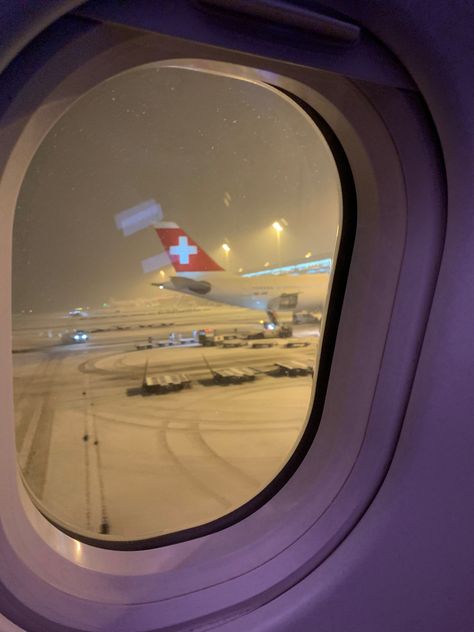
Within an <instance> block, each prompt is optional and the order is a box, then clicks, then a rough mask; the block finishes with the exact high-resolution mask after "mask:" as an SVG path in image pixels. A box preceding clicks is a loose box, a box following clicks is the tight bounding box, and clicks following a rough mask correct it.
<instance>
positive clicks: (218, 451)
mask: <svg viewBox="0 0 474 632" xmlns="http://www.w3.org/2000/svg"><path fill="white" fill-rule="evenodd" d="M315 353H316V352H315V346H311V347H307V348H304V349H281V348H273V349H262V350H253V349H247V348H244V349H227V350H222V349H215V348H206V349H202V348H189V349H185V348H177V349H171V348H170V349H156V350H152V351H147V352H137V351H130V352H125V353H124V352H123V351H119V352H114V351H113V350H109V351H108V350H104V349H94V348H81V349H78V348H76V347H74V348H71V349H66V348H57V349H52V350H50V351H49V352H44V351H43V352H41V353H24V354H15V356H14V373H15V412H16V427H17V447H18V451H19V460H20V465H21V467H22V471H23V476H24V478H25V480H26V483H27V486H28V488H29V490H30V492H31V493H32V494H33V496H34V497H35V498H36V499H37V502H39V503H40V504H41V505H42V507H43V509H44V511H45V513H46V514H47V515H49V516H51V517H52V518H53V519H54V520H56V521H58V522H59V523H61V524H63V525H64V526H66V527H67V528H70V529H71V530H73V531H75V532H81V533H83V534H86V535H97V534H98V533H99V532H100V530H101V527H102V529H103V527H104V525H106V527H107V530H108V531H109V534H110V537H111V538H112V539H122V538H127V539H138V538H145V537H153V536H156V535H159V534H163V533H169V532H173V531H178V530H181V529H185V528H189V527H192V526H196V525H199V524H203V523H206V522H209V521H211V520H214V519H216V518H218V517H220V516H222V515H225V514H227V513H229V512H230V511H232V510H233V509H236V508H237V507H239V506H240V505H242V504H243V503H245V502H246V501H247V500H249V499H251V498H252V497H253V496H255V495H256V494H257V493H258V492H259V491H260V490H261V489H262V488H263V487H265V486H266V485H267V484H268V483H269V482H270V481H271V480H272V479H273V478H274V477H275V475H276V474H277V473H278V472H279V471H280V470H281V468H282V467H283V465H284V464H285V463H286V461H287V460H288V458H289V456H290V455H291V453H292V452H293V449H294V446H295V443H296V442H297V441H298V438H299V436H300V434H301V432H302V430H303V429H304V427H305V425H306V420H307V416H308V410H309V408H310V404H311V398H312V378H311V377H309V376H305V377H297V378H290V377H280V378H275V377H270V376H266V375H263V374H262V375H259V377H258V378H257V380H256V381H255V382H249V383H245V384H239V385H228V386H219V385H213V386H203V385H202V384H200V383H199V382H198V381H196V380H194V381H193V385H192V388H191V389H189V390H183V391H180V392H176V393H168V394H165V395H153V396H148V397H143V396H141V395H137V396H133V397H130V396H127V389H129V388H133V387H137V386H139V385H140V384H141V380H142V376H143V366H144V364H145V360H148V367H149V370H150V369H151V370H153V372H158V371H161V370H162V369H163V370H165V369H166V370H168V371H169V372H177V371H179V372H186V369H190V372H191V373H192V372H193V371H194V374H195V375H196V377H199V375H198V374H199V372H204V373H206V370H207V372H208V369H206V367H205V365H204V362H203V359H202V356H203V355H205V357H206V359H207V360H208V362H209V363H211V364H216V365H219V366H236V367H238V366H252V365H253V364H255V365H258V366H263V365H264V364H270V365H271V364H272V363H273V362H274V361H275V360H276V359H277V358H278V357H280V358H285V359H294V360H300V361H301V360H305V361H308V362H311V361H314V358H315ZM193 379H194V378H193Z"/></svg>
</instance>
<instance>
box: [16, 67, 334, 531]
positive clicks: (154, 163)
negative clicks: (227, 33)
mask: <svg viewBox="0 0 474 632" xmlns="http://www.w3.org/2000/svg"><path fill="white" fill-rule="evenodd" d="M341 200H342V193H341V183H340V179H339V175H338V169H337V166H336V162H335V159H334V157H333V154H332V152H331V149H330V147H329V145H328V143H327V142H326V140H325V138H324V136H323V134H322V132H321V130H320V128H319V127H318V125H317V123H316V122H315V121H314V120H313V119H312V118H311V117H310V116H309V115H308V114H307V113H306V112H305V111H304V109H303V108H302V107H300V106H299V105H298V104H297V103H296V102H295V101H294V100H292V99H291V98H290V97H288V96H287V95H286V94H283V93H282V92H280V91H278V90H277V89H275V88H273V87H271V86H269V85H266V84H264V83H260V82H257V81H249V80H246V79H242V78H239V77H236V76H228V75H224V74H219V73H211V72H202V71H196V70H193V69H190V68H184V67H179V66H177V67H172V66H166V65H163V64H161V65H160V64H150V65H147V66H143V67H139V68H136V69H133V70H131V71H127V72H125V73H122V74H120V75H117V76H115V77H112V78H111V79H109V80H107V81H105V82H103V83H101V84H100V85H98V86H97V87H96V88H94V89H93V90H91V91H89V92H88V93H86V94H85V95H84V96H82V97H81V98H80V99H78V100H77V101H76V102H75V103H74V104H73V106H72V107H71V108H70V109H69V110H68V111H67V112H66V113H65V114H64V115H63V116H62V117H61V118H60V119H59V120H58V121H57V123H56V124H55V125H54V126H53V127H52V128H51V130H50V131H49V133H48V134H47V135H46V136H45V138H44V139H43V142H42V143H41V145H40V147H39V149H38V150H37V152H36V154H35V156H34V158H33V160H32V162H31V164H30V167H29V169H28V171H27V174H26V176H25V179H24V182H23V185H22V189H21V192H20V195H19V198H18V203H17V208H16V214H15V225H14V254H13V304H14V308H13V311H14V314H13V323H14V325H13V363H14V395H15V417H16V439H17V451H18V461H19V466H20V470H21V473H22V478H23V481H24V484H25V486H26V488H27V489H28V491H29V493H30V495H31V497H32V499H33V501H34V502H35V504H36V505H37V506H38V508H39V509H40V510H41V511H42V512H43V513H44V515H46V517H48V518H49V519H50V520H52V521H53V522H54V523H55V524H57V525H58V526H59V527H60V528H62V529H64V530H66V531H67V532H72V533H74V534H76V536H77V537H83V538H86V539H87V538H89V539H93V540H98V541H99V540H101V541H137V540H144V539H147V538H158V537H159V536H164V535H166V534H173V533H177V532H184V531H186V530H189V529H193V528H196V527H199V526H202V525H207V524H209V523H212V522H213V521H216V520H217V521H218V520H219V519H221V518H222V517H224V516H228V515H231V514H232V512H234V511H235V510H237V509H238V508H239V507H242V506H243V505H245V503H247V502H248V501H250V500H251V499H252V498H254V497H255V496H257V494H259V493H260V492H261V491H262V490H263V489H265V488H266V487H267V486H268V485H269V484H270V483H271V481H272V480H273V479H274V478H275V477H276V476H277V475H278V473H279V472H280V471H281V470H282V468H283V467H284V466H285V464H286V463H287V462H288V460H289V458H290V457H291V455H292V454H293V453H294V451H295V448H296V446H297V445H298V443H299V441H300V438H301V436H302V434H303V432H304V431H305V428H306V427H307V424H308V423H311V421H310V422H308V420H309V419H310V413H311V409H312V406H313V400H314V398H315V397H316V398H317V397H318V392H317V389H315V383H316V376H317V371H318V358H319V349H320V341H321V336H322V335H323V331H324V324H325V313H326V308H327V301H328V292H329V288H330V281H331V274H332V271H333V268H334V262H335V260H336V258H337V246H338V238H339V234H340V228H341V221H342V201H341ZM216 524H217V523H216Z"/></svg>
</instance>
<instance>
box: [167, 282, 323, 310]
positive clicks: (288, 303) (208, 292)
mask: <svg viewBox="0 0 474 632" xmlns="http://www.w3.org/2000/svg"><path fill="white" fill-rule="evenodd" d="M161 286H162V287H164V288H166V289H170V290H173V291H177V292H182V293H184V294H188V295H191V296H199V297H201V298H205V299H208V300H210V301H215V302H218V303H225V304H229V305H235V306H239V307H247V308H249V309H256V310H262V311H292V312H296V311H311V312H314V311H316V312H322V311H323V309H324V306H325V303H326V298H327V293H328V286H329V274H300V275H272V274H268V275H261V276H258V277H243V276H238V275H233V274H229V273H226V272H208V273H189V274H187V275H185V276H184V275H177V276H172V277H170V280H169V281H168V282H165V283H163V284H161Z"/></svg>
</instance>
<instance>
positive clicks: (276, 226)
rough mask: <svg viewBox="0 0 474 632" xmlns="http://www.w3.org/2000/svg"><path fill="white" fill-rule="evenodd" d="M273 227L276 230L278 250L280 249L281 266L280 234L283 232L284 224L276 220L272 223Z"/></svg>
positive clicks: (279, 260) (279, 261)
mask: <svg viewBox="0 0 474 632" xmlns="http://www.w3.org/2000/svg"><path fill="white" fill-rule="evenodd" d="M272 228H273V229H274V230H275V233H276V238H277V250H278V265H279V266H281V244H280V235H281V233H282V232H283V226H282V225H281V224H280V222H278V221H275V222H273V224H272Z"/></svg>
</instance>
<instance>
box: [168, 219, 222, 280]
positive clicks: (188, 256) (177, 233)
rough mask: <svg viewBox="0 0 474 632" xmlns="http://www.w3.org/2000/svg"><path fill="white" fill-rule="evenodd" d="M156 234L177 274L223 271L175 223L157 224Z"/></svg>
mask: <svg viewBox="0 0 474 632" xmlns="http://www.w3.org/2000/svg"><path fill="white" fill-rule="evenodd" d="M156 232H157V234H158V237H159V238H160V241H161V243H162V244H163V248H164V249H165V250H166V252H167V254H168V257H169V258H170V259H171V263H172V264H173V267H174V269H175V270H176V272H205V271H217V270H223V268H221V266H220V265H218V264H217V263H216V262H215V261H214V260H213V259H211V257H210V256H209V255H208V254H207V253H206V252H205V251H204V250H203V249H202V248H201V247H200V246H199V245H198V244H197V243H196V242H195V241H194V240H193V239H191V237H189V235H187V234H186V233H185V232H184V230H183V229H182V228H180V227H179V226H178V225H177V224H175V223H174V222H160V223H159V224H156Z"/></svg>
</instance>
